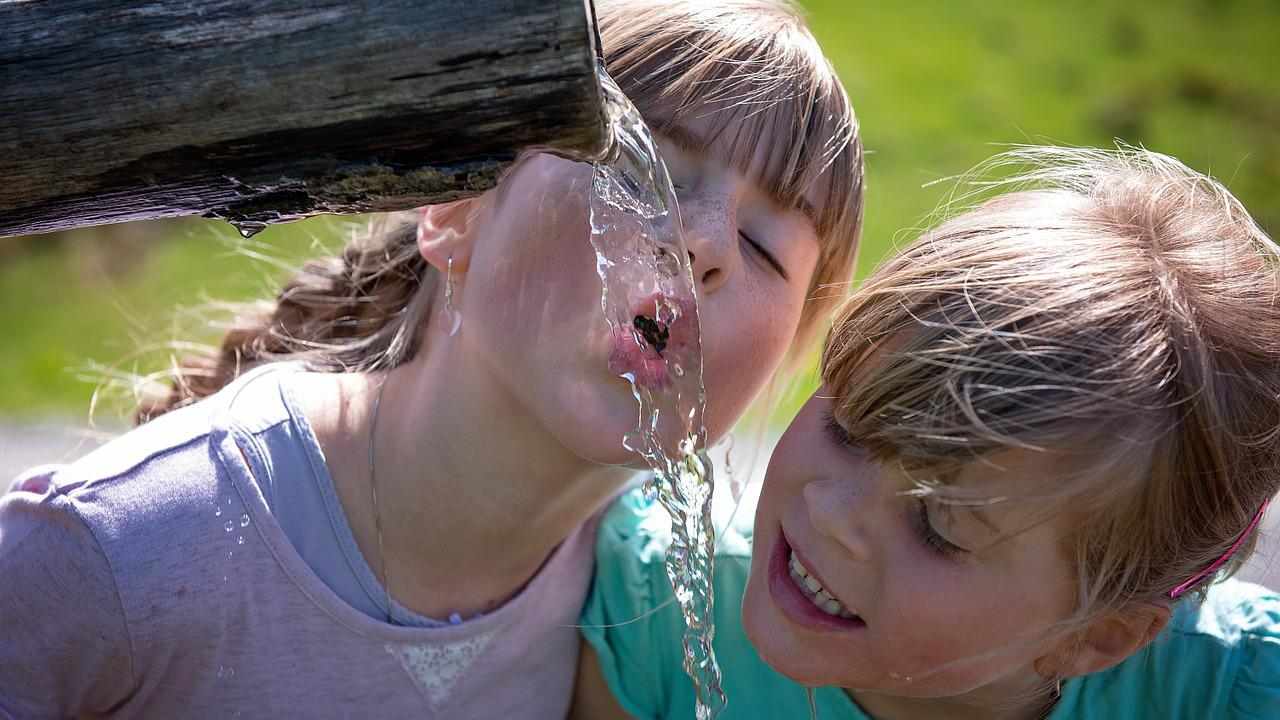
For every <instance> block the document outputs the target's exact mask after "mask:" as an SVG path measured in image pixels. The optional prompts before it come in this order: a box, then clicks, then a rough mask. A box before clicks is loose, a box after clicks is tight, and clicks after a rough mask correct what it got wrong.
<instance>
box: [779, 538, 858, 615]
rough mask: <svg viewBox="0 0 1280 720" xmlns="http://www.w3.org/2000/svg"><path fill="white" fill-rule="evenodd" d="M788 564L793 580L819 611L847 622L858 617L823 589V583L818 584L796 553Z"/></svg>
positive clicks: (792, 554)
mask: <svg viewBox="0 0 1280 720" xmlns="http://www.w3.org/2000/svg"><path fill="white" fill-rule="evenodd" d="M787 564H788V565H789V566H790V569H791V579H792V580H794V581H795V583H796V585H797V586H798V587H799V588H800V590H801V591H802V592H804V595H805V597H807V598H809V600H810V602H812V603H813V604H814V605H816V606H817V607H818V609H820V610H822V611H823V612H825V613H826V614H828V615H835V616H837V617H842V618H845V619H846V620H852V619H854V618H856V617H857V615H854V614H853V612H852V611H850V610H849V608H847V607H845V606H844V605H843V604H842V603H841V602H840V601H839V600H837V599H836V598H835V596H834V595H832V594H831V593H829V592H827V590H826V588H824V587H822V583H820V582H818V579H817V578H815V577H814V576H813V575H812V574H811V573H810V572H809V570H808V568H806V567H805V566H804V565H801V564H800V560H799V558H797V557H796V554H795V553H791V560H790V562H789V563H787Z"/></svg>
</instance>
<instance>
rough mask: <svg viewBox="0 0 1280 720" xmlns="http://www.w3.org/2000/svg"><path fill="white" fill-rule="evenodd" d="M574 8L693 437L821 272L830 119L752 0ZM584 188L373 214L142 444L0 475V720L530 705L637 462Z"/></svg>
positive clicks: (488, 709)
mask: <svg viewBox="0 0 1280 720" xmlns="http://www.w3.org/2000/svg"><path fill="white" fill-rule="evenodd" d="M597 5H598V6H599V11H600V14H599V20H600V30H601V34H602V36H603V40H604V44H605V48H604V49H605V51H606V55H607V62H608V67H609V70H610V71H611V74H612V75H613V77H614V78H615V79H616V80H617V81H618V83H619V84H620V85H621V86H622V88H623V89H624V91H626V92H627V94H628V95H629V96H630V97H631V98H632V99H633V100H634V101H635V103H636V104H637V106H638V107H639V108H640V109H641V111H642V112H643V113H644V114H645V116H646V118H647V119H648V121H649V123H650V124H651V125H652V126H653V127H654V128H655V130H656V131H657V132H658V133H659V134H660V139H661V142H662V146H663V150H664V153H665V154H666V156H667V160H668V162H669V163H670V167H671V172H672V175H673V177H674V180H675V184H676V185H677V188H678V191H677V192H678V196H679V200H680V204H681V210H682V213H683V220H684V231H685V235H686V239H687V242H688V250H689V259H690V261H691V263H692V268H693V273H694V276H695V280H696V283H697V288H696V291H697V299H698V303H699V314H700V317H701V323H702V337H701V342H702V348H703V359H704V364H705V382H706V392H707V398H708V408H707V412H706V415H705V420H706V425H707V429H708V434H709V437H710V438H712V439H713V440H714V439H715V438H718V437H721V436H723V435H724V434H725V433H726V432H727V431H728V430H729V428H730V426H731V425H733V423H734V422H735V421H736V420H737V418H738V417H739V416H741V415H742V413H743V412H744V410H745V408H746V407H747V405H748V403H749V402H750V401H751V399H752V398H753V397H755V396H756V395H757V393H758V392H759V391H760V390H761V388H762V387H763V386H764V385H765V384H766V383H767V382H768V381H769V379H770V377H771V375H772V374H773V373H774V371H775V370H776V369H777V368H778V367H779V365H780V364H782V363H783V361H784V359H785V358H786V357H787V355H788V353H789V352H791V350H792V347H793V345H794V344H796V343H797V342H798V341H803V340H804V339H805V338H807V337H810V336H811V335H812V334H813V331H814V328H816V326H817V323H818V322H820V320H821V319H822V318H823V317H824V314H825V312H829V309H830V308H829V307H827V308H826V310H825V311H824V305H826V301H824V300H815V301H810V300H809V298H810V297H811V296H813V295H815V294H816V295H820V296H821V295H824V294H826V293H817V292H816V291H817V289H818V288H819V287H820V286H823V285H825V284H828V283H832V282H838V281H842V280H844V279H846V278H847V277H848V275H849V274H850V272H851V267H852V260H853V254H854V249H855V243H856V238H857V231H858V226H859V223H860V219H861V178H862V156H861V147H860V144H859V140H858V136H857V128H856V123H855V120H854V116H853V113H852V110H851V108H850V106H849V103H848V100H847V98H846V96H845V93H844V91H843V89H842V88H841V86H840V84H839V82H838V81H837V79H836V77H835V76H834V74H833V71H832V69H831V67H830V65H829V64H828V62H827V61H826V60H825V59H824V58H823V56H822V54H821V51H820V49H819V48H818V46H817V44H816V42H815V41H814V39H813V37H812V36H811V35H810V33H809V32H808V30H807V29H806V28H805V26H804V24H803V23H802V21H801V20H800V19H799V17H798V16H797V14H796V13H795V12H793V11H792V10H791V9H790V8H789V7H788V6H786V5H784V4H782V3H781V2H775V1H772V0H731V1H729V2H723V1H717V2H715V3H707V2H698V1H696V0H668V1H665V2H653V0H614V1H609V2H600V3H597ZM590 193H591V168H590V167H589V166H587V165H584V164H578V163H573V162H569V161H566V160H562V159H558V158H555V157H551V156H548V155H539V154H533V155H530V156H528V157H524V158H522V159H521V161H520V162H518V163H517V164H516V166H515V167H514V168H513V169H512V170H511V171H510V173H509V174H508V176H507V177H505V178H504V180H503V181H502V183H501V184H500V186H499V187H498V188H496V189H495V190H493V191H492V192H489V193H487V194H485V195H484V196H482V197H479V198H476V199H474V200H467V201H460V202H456V203H452V204H449V205H442V206H435V207H430V208H426V209H425V210H424V211H423V212H422V213H421V214H412V217H411V218H409V219H408V221H403V222H402V220H403V219H402V218H399V217H397V218H394V222H391V223H390V227H389V228H387V229H386V230H385V231H379V232H374V233H371V234H369V235H368V236H366V237H363V238H360V239H358V240H356V241H354V242H352V243H351V244H350V245H348V246H347V247H346V248H345V249H344V250H343V252H342V253H341V255H339V256H337V257H331V258H325V259H322V260H317V261H314V262H312V263H309V264H308V265H306V266H305V267H304V268H303V270H302V271H301V272H300V273H298V274H297V275H296V276H295V277H293V278H292V279H291V280H290V281H289V282H288V283H287V284H286V285H285V287H284V289H283V290H282V291H281V292H280V294H279V296H278V297H277V299H276V301H275V302H272V303H266V304H265V305H263V306H260V307H259V308H256V310H257V311H255V312H248V313H246V314H244V315H242V316H241V317H240V318H239V320H238V322H237V324H236V325H235V327H234V328H233V329H232V330H231V331H230V332H229V333H228V334H227V336H226V337H225V339H224V340H223V342H222V346H221V348H220V351H219V353H218V354H217V355H216V356H215V357H212V358H209V359H207V360H203V361H200V360H192V361H188V362H187V363H186V364H185V365H183V366H182V368H181V370H180V372H179V375H178V377H177V382H176V383H175V385H174V389H173V393H172V394H171V395H170V396H169V397H166V398H164V399H162V400H161V401H159V402H153V403H150V404H148V405H146V406H144V407H143V408H142V411H141V416H142V420H144V421H147V422H146V423H145V424H144V425H142V427H140V428H139V429H137V430H135V431H133V432H131V433H129V434H127V435H125V436H124V437H122V438H120V439H118V440H117V441H115V442H113V443H110V444H108V445H107V446H105V447H103V448H101V449H100V450H98V451H96V452H94V453H92V454H90V455H89V456H87V457H85V458H84V459H82V460H80V461H78V462H76V463H74V464H72V465H70V466H68V467H62V468H57V469H54V470H43V471H39V472H36V473H33V474H31V475H29V476H28V477H24V478H21V479H19V481H18V483H17V484H16V490H17V491H16V492H11V493H9V494H8V495H6V496H4V497H3V499H0V578H2V579H3V582H0V638H3V642H0V717H13V718H24V719H25V718H64V717H80V716H113V717H213V716H220V717H242V718H251V717H259V718H277V717H313V718H324V717H438V718H444V717H447V718H468V717H476V718H494V717H502V718H517V717H528V718H554V717H562V716H563V715H564V713H565V711H566V709H567V707H568V703H569V699H570V692H571V687H572V682H573V674H574V670H575V668H576V664H577V652H578V646H579V642H578V635H577V631H576V630H575V629H574V625H575V621H576V618H577V615H578V612H579V611H580V609H581V606H582V602H583V599H584V597H585V594H586V591H587V588H588V584H589V580H590V577H591V573H592V561H593V560H592V546H593V542H594V530H595V523H594V521H593V517H594V516H596V514H597V513H598V511H599V510H600V509H601V508H602V507H603V506H604V505H605V504H606V502H607V501H608V500H609V498H610V497H612V496H613V495H615V494H616V493H617V492H619V490H620V489H622V487H623V486H624V485H625V484H626V483H627V482H628V481H629V480H630V479H631V478H632V477H633V475H634V473H635V469H636V468H638V467H642V463H640V462H639V461H638V458H637V457H636V456H635V455H633V454H632V453H631V452H630V451H628V450H626V449H625V448H624V447H623V444H622V438H623V436H624V435H625V434H626V433H627V432H628V431H630V430H632V429H633V428H634V427H635V424H636V416H637V410H636V402H635V399H634V398H633V396H632V392H631V389H630V388H629V386H628V384H627V382H626V381H625V380H623V379H622V378H620V377H619V375H620V374H622V373H628V372H630V373H635V372H636V371H637V370H638V368H636V367H634V366H635V365H637V364H639V363H643V362H647V361H648V360H649V359H650V358H649V354H648V353H649V350H648V349H645V348H637V347H631V346H627V347H624V348H620V347H619V346H618V344H619V343H620V342H622V339H619V337H617V336H615V335H613V334H612V333H611V332H610V331H609V328H608V326H607V324H606V323H605V319H604V317H603V316H602V313H601V311H600V292H601V287H600V281H599V279H598V277H597V275H596V267H595V257H594V254H593V252H592V249H591V246H590V244H589V242H588V235H589V225H588V216H587V208H588V202H589V199H590ZM632 301H633V302H634V304H635V307H636V313H637V317H644V318H646V319H648V320H650V321H653V320H654V319H653V318H651V317H648V314H649V313H652V312H653V311H652V310H651V309H649V308H652V306H653V305H654V302H655V301H654V299H653V298H632ZM668 330H669V332H670V333H671V334H672V336H673V337H671V338H670V342H673V343H675V342H681V341H683V340H687V339H688V338H678V337H674V335H677V334H679V333H680V332H686V331H687V329H685V330H681V329H679V328H676V327H671V328H668ZM654 351H655V352H658V353H659V354H660V348H658V349H654ZM148 420H149V421H148Z"/></svg>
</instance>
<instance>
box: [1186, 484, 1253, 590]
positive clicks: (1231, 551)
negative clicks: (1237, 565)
mask: <svg viewBox="0 0 1280 720" xmlns="http://www.w3.org/2000/svg"><path fill="white" fill-rule="evenodd" d="M1270 504H1271V499H1270V498H1268V499H1266V500H1264V501H1263V502H1262V507H1260V508H1258V514H1256V515H1254V516H1253V519H1252V520H1250V521H1249V527H1247V528H1245V529H1244V532H1242V533H1240V537H1238V538H1236V541H1235V542H1233V543H1231V547H1230V548H1228V549H1227V551H1226V552H1225V553H1223V554H1222V557H1220V558H1218V559H1217V560H1214V561H1213V564H1212V565H1210V566H1209V567H1207V568H1205V569H1204V570H1201V571H1200V572H1198V573H1196V574H1195V575H1192V576H1191V579H1190V580H1188V581H1186V582H1184V583H1182V584H1181V585H1179V586H1178V587H1176V588H1174V589H1172V590H1170V591H1169V597H1170V598H1172V599H1177V597H1178V596H1179V595H1181V594H1182V593H1184V592H1186V591H1187V590H1189V589H1191V588H1193V587H1195V586H1196V583H1199V582H1200V581H1201V580H1203V579H1204V578H1205V577H1207V576H1208V575H1210V574H1211V573H1214V572H1217V570H1218V568H1220V567H1222V566H1223V565H1224V564H1225V563H1226V562H1227V561H1228V560H1230V559H1231V556H1232V555H1235V554H1236V550H1239V549H1240V546H1241V545H1243V544H1244V541H1245V540H1246V539H1247V538H1248V537H1249V533H1252V532H1253V529H1254V528H1256V527H1258V523H1259V522H1261V521H1262V514H1263V513H1264V512H1266V511H1267V505H1270Z"/></svg>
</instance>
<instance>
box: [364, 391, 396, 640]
mask: <svg viewBox="0 0 1280 720" xmlns="http://www.w3.org/2000/svg"><path fill="white" fill-rule="evenodd" d="M386 389H387V378H386V377H384V378H383V379H382V382H381V383H378V394H377V395H375V396H374V398H373V418H372V419H371V420H370V422H369V494H370V495H371V496H372V498H373V527H374V529H375V531H376V532H377V534H378V564H379V565H380V566H381V570H382V599H383V603H384V608H385V610H386V613H387V624H389V625H394V624H395V622H394V621H392V619H391V576H390V574H388V572H387V553H386V551H385V550H384V549H383V545H382V513H381V512H380V511H379V509H378V476H377V475H376V474H375V471H374V468H375V465H374V461H373V457H374V449H375V447H376V446H375V443H374V440H375V438H377V437H378V411H379V410H380V409H381V408H382V392H383V391H384V390H386Z"/></svg>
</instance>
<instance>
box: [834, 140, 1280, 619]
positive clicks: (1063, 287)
mask: <svg viewBox="0 0 1280 720" xmlns="http://www.w3.org/2000/svg"><path fill="white" fill-rule="evenodd" d="M1010 166H1017V167H1019V168H1021V169H1022V170H1023V172H1021V173H1019V174H1017V175H1016V176H1014V177H1012V178H1011V179H1007V180H993V181H988V182H987V183H986V184H987V185H988V186H990V187H994V188H996V189H1002V190H1010V191H1011V192H1008V193H1007V194H1004V195H999V196H997V197H995V198H994V199H991V200H988V201H987V202H985V203H982V204H981V205H979V206H978V207H976V208H974V209H971V210H969V211H967V212H964V213H962V214H959V215H958V216H955V217H953V218H952V219H950V220H948V221H946V222H944V223H943V224H941V225H940V226H938V227H936V228H935V229H932V230H929V231H927V232H925V233H924V235H923V236H922V237H920V238H919V240H917V241H916V242H915V243H913V244H912V245H911V246H910V247H908V248H906V249H905V250H904V251H903V252H902V253H900V254H899V255H897V256H896V257H894V258H892V259H890V260H888V261H887V262H886V263H884V264H883V265H882V266H881V267H880V268H879V269H878V270H876V271H875V273H874V274H873V275H872V276H871V277H870V278H869V279H868V280H867V281H866V283H865V284H864V285H863V286H862V287H861V288H859V289H858V290H857V291H856V292H855V293H854V295H853V296H852V297H851V298H850V300H849V301H848V303H847V304H845V305H844V306H843V307H842V309H841V310H840V313H839V317H838V318H837V319H836V321H835V324H834V328H833V330H832V332H831V335H830V337H829V340H828V343H827V346H826V349H825V352H824V356H823V360H822V373H823V377H824V380H825V381H826V383H827V386H828V388H829V389H830V390H831V391H832V394H833V395H834V396H835V398H836V399H835V401H834V409H833V413H834V414H835V416H836V418H837V419H838V420H839V422H840V423H841V424H842V425H843V426H845V427H846V428H847V429H848V430H849V432H850V434H851V435H852V436H853V437H855V438H856V439H858V440H859V442H861V443H863V444H865V445H866V446H867V447H868V448H869V449H871V450H872V451H873V452H875V453H876V454H877V455H878V456H880V457H881V458H883V459H885V460H887V461H892V462H895V463H898V464H899V465H900V466H902V467H904V468H908V469H910V470H911V471H912V472H913V473H916V474H917V475H916V476H917V477H919V478H923V479H921V480H920V481H919V486H918V487H917V488H916V491H918V492H928V493H935V494H937V495H938V496H939V497H940V498H942V499H943V501H947V500H948V499H950V500H952V501H955V502H972V501H973V500H974V498H973V497H971V496H965V495H964V493H962V492H961V491H960V490H959V489H958V488H949V487H948V485H947V479H948V478H949V477H950V476H951V475H952V473H953V472H954V471H955V470H957V469H958V467H959V466H960V465H963V464H965V463H968V462H970V461H972V460H974V459H976V458H982V457H984V456H990V455H991V454H993V453H995V452H997V451H1000V450H1002V449H1008V448H1023V449H1030V450H1033V451H1037V450H1043V451H1046V452H1055V453H1066V454H1069V455H1071V456H1073V457H1082V458H1084V459H1085V460H1087V463H1086V470H1085V471H1081V472H1075V473H1071V474H1069V476H1068V477H1066V478H1064V479H1061V480H1060V481H1055V482H1057V485H1056V486H1053V487H1042V485H1043V483H1038V484H1035V485H1032V486H1030V487H1028V488H1027V490H1026V498H1035V499H1037V500H1038V501H1042V502H1043V508H1044V509H1045V512H1046V515H1051V514H1054V513H1057V512H1059V511H1061V510H1062V509H1063V508H1065V507H1069V508H1070V512H1071V515H1070V517H1072V518H1073V519H1077V520H1078V522H1077V523H1076V527H1077V531H1076V532H1075V533H1074V534H1073V535H1072V536H1071V537H1070V538H1068V539H1067V543H1066V547H1065V548H1064V550H1065V551H1066V554H1067V556H1068V557H1069V558H1070V559H1071V560H1072V561H1073V562H1074V563H1075V564H1076V566H1077V571H1078V578H1079V601H1078V609H1077V615H1076V617H1075V619H1076V620H1080V621H1084V620H1086V619H1088V618H1089V617H1090V616H1091V614H1093V613H1097V612H1101V611H1103V610H1105V609H1108V608H1117V607H1121V606H1123V605H1125V604H1127V603H1130V602H1134V601H1138V602H1167V598H1168V597H1169V593H1170V590H1171V589H1172V588H1174V587H1176V586H1178V585H1179V584H1180V583H1183V582H1184V581H1186V580H1188V579H1189V578H1193V577H1194V576H1195V575H1196V574H1197V573H1198V572H1200V571H1202V570H1204V569H1205V568H1208V567H1210V566H1211V565H1212V563H1214V562H1215V560H1217V559H1219V558H1220V557H1222V556H1223V555H1224V553H1226V552H1227V551H1228V550H1229V549H1230V548H1231V547H1232V546H1233V543H1235V541H1236V540H1237V538H1239V537H1240V535H1241V534H1242V533H1243V532H1244V531H1245V529H1246V528H1247V527H1249V525H1250V521H1251V520H1252V519H1253V518H1254V516H1255V515H1256V514H1257V513H1258V511H1259V508H1260V507H1261V506H1262V505H1263V503H1264V502H1266V501H1267V499H1268V498H1270V497H1272V496H1274V495H1275V494H1276V493H1277V491H1280V436H1278V433H1280V249H1278V248H1277V246H1276V245H1275V243H1273V242H1272V241H1271V239H1270V238H1268V237H1267V235H1266V234H1265V233H1264V232H1263V231H1262V230H1261V229H1260V228H1259V227H1258V225H1257V224H1256V223H1255V222H1254V221H1253V220H1252V219H1251V218H1250V216H1249V214H1248V213H1247V212H1246V211H1245V209H1244V207H1243V206H1242V205H1241V204H1240V202H1239V201H1237V200H1236V199H1235V198H1234V197H1233V196H1232V195H1231V194H1230V193H1229V192H1228V191H1227V190H1226V189H1225V188H1224V187H1223V186H1222V185H1221V184H1219V183H1218V182H1216V181H1214V180H1212V179H1210V178H1208V177H1206V176H1204V175H1201V174H1199V173H1196V172H1195V171H1193V170H1191V169H1190V168H1188V167H1186V166H1185V165H1183V164H1182V163H1180V162H1178V161H1177V160H1175V159H1174V158H1171V157H1168V156H1165V155H1160V154H1157V153H1154V152H1149V151H1146V150H1142V149H1135V148H1130V147H1121V148H1119V149H1118V150H1117V151H1103V150H1085V149H1066V148H1050V147H1024V148H1018V149H1015V150H1013V151H1011V152H1008V153H1005V154H1003V155H1001V156H998V157H997V158H996V159H994V160H993V161H991V162H990V163H988V164H987V165H986V166H984V167H983V168H982V169H981V170H980V174H979V177H985V176H987V173H986V172H985V171H990V170H999V171H1004V170H1007V169H1008V168H1009V167H1010ZM988 500H991V499H990V498H988ZM1254 540H1255V538H1249V539H1248V543H1247V544H1246V546H1244V547H1242V548H1241V550H1240V551H1239V552H1237V553H1236V554H1235V556H1234V557H1233V558H1232V561H1231V564H1230V565H1229V566H1227V572H1228V573H1229V572H1234V570H1235V569H1236V568H1238V566H1239V565H1240V564H1241V563H1243V561H1244V560H1245V558H1246V557H1247V556H1248V554H1249V552H1250V551H1251V549H1252V544H1253V542H1254ZM1212 579H1213V578H1212V576H1210V577H1205V578H1203V579H1202V580H1200V581H1199V582H1198V583H1196V588H1197V589H1201V590H1202V589H1203V588H1204V586H1205V585H1207V584H1208V583H1209V582H1211V581H1212Z"/></svg>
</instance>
